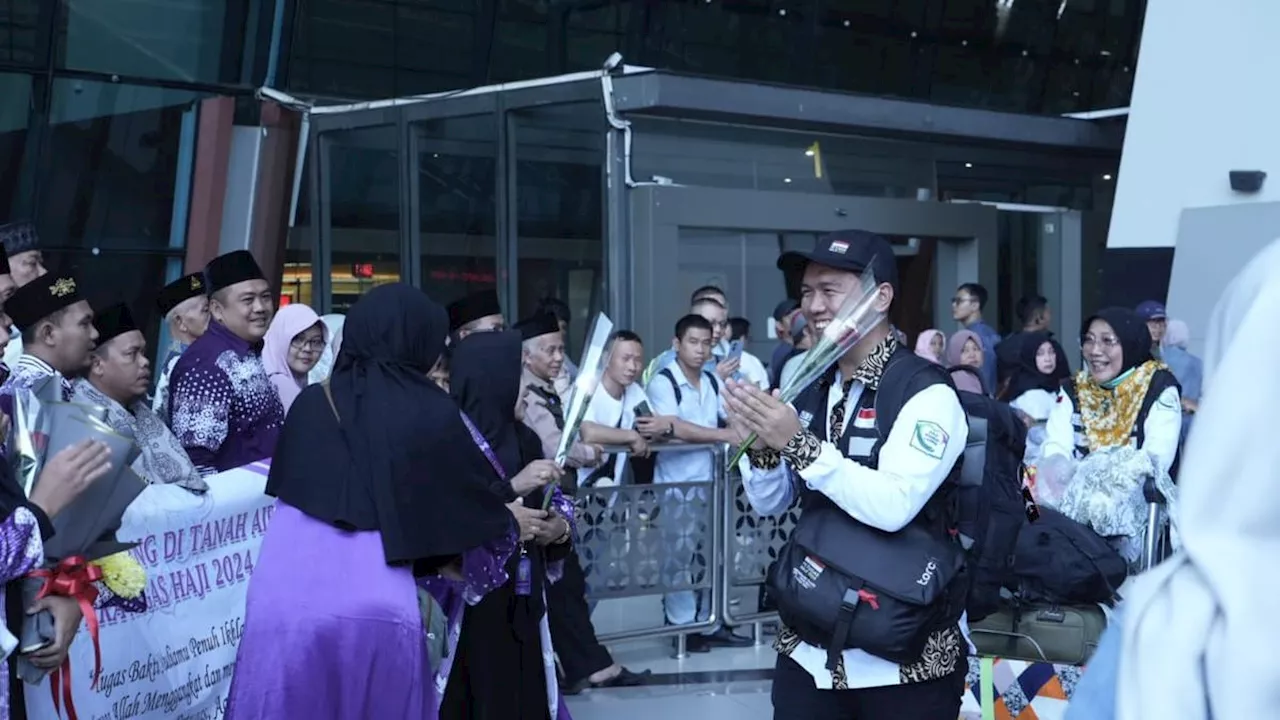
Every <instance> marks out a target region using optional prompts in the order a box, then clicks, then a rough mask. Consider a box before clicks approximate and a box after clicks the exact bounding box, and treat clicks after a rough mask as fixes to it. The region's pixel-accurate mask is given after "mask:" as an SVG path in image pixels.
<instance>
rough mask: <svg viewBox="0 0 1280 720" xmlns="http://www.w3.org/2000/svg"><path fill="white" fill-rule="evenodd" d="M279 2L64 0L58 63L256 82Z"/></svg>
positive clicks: (159, 75)
mask: <svg viewBox="0 0 1280 720" xmlns="http://www.w3.org/2000/svg"><path fill="white" fill-rule="evenodd" d="M46 1H50V0H46ZM277 1H279V2H284V0H182V1H181V2H173V1H171V2H158V1H157V0H62V14H63V17H62V19H61V23H60V30H61V31H60V32H59V33H58V34H57V62H58V66H59V67H65V68H70V69H73V70H91V71H95V72H103V73H115V74H119V75H131V76H136V77H146V78H164V79H169V80H184V81H187V82H207V83H229V84H245V85H248V84H253V83H255V82H258V81H259V80H260V79H261V78H258V77H254V76H253V67H254V65H253V60H254V58H255V56H256V55H257V51H258V49H259V48H258V46H259V45H263V46H265V45H266V44H269V43H270V39H271V27H270V25H269V22H268V21H267V18H270V17H271V16H272V14H271V12H270V11H271V10H273V8H274V6H273V3H274V2H277ZM304 6H305V3H304ZM264 10H265V11H266V12H264Z"/></svg>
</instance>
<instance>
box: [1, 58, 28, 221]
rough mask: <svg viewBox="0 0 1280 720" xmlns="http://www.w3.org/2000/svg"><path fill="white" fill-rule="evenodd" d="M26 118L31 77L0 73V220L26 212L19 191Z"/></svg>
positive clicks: (25, 152) (21, 179)
mask: <svg viewBox="0 0 1280 720" xmlns="http://www.w3.org/2000/svg"><path fill="white" fill-rule="evenodd" d="M30 119H31V76H30V75H10V74H7V73H0V222H3V221H5V220H7V219H10V218H13V219H16V218H19V217H22V216H26V215H28V214H29V213H28V208H27V207H26V203H24V202H23V199H22V198H21V197H20V194H21V193H22V191H23V189H24V187H23V186H24V183H23V179H24V173H23V171H22V170H23V167H24V162H23V160H24V159H25V158H26V157H27V152H28V147H29V145H28V136H29V133H28V124H29V123H30Z"/></svg>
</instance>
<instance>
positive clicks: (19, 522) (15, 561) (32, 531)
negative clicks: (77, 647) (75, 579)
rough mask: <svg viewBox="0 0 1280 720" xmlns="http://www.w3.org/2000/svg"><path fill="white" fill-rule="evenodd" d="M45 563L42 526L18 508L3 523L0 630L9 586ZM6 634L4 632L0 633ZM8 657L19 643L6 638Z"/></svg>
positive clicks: (1, 717) (5, 704) (5, 690)
mask: <svg viewBox="0 0 1280 720" xmlns="http://www.w3.org/2000/svg"><path fill="white" fill-rule="evenodd" d="M43 562H44V547H43V544H42V543H41V540H40V524H39V521H38V520H37V519H36V516H35V514H34V513H32V512H31V511H30V510H28V509H27V508H25V507H19V508H16V509H15V510H14V511H13V512H12V513H9V517H7V518H5V519H4V521H3V522H0V628H3V627H4V621H5V620H6V618H5V617H4V610H5V585H7V584H8V583H9V582H11V581H13V580H17V579H18V578H20V577H22V576H23V575H26V574H27V573H29V572H31V571H32V570H34V569H35V568H36V567H37V566H39V565H40V564H42V563H43ZM0 632H2V631H0ZM5 639H6V640H8V641H9V642H5V643H3V644H4V650H5V654H6V655H7V654H8V653H11V652H13V651H14V647H11V646H10V645H16V643H17V640H16V639H13V638H12V637H11V636H10V637H8V638H5ZM0 720H9V662H8V660H7V659H5V660H3V661H0Z"/></svg>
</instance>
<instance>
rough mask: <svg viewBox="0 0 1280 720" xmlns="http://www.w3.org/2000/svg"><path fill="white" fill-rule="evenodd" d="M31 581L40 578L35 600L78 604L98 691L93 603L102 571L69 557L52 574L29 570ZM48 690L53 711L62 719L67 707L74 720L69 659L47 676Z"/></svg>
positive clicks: (99, 652) (99, 656)
mask: <svg viewBox="0 0 1280 720" xmlns="http://www.w3.org/2000/svg"><path fill="white" fill-rule="evenodd" d="M30 574H31V576H32V577H38V578H44V585H43V586H41V587H40V592H38V593H36V600H40V599H41V598H45V597H48V596H50V595H57V596H60V597H66V598H71V599H73V600H75V601H76V602H78V603H79V604H80V612H81V613H83V614H84V621H85V624H86V625H88V626H89V637H90V639H92V640H93V663H94V667H93V684H92V685H91V686H90V687H92V688H95V689H96V688H97V687H98V677H99V676H100V675H101V674H102V648H101V647H100V646H99V645H98V613H97V612H95V611H94V609H93V603H94V601H95V600H97V599H98V587H97V586H96V585H94V583H95V582H97V581H99V580H101V579H102V568H100V567H98V566H97V565H93V564H92V563H90V562H89V561H88V560H86V559H85V558H84V557H83V556H81V555H72V556H71V557H69V558H66V559H65V560H63V561H62V562H60V563H58V564H57V566H56V567H54V568H53V569H52V570H33V571H31V573H30ZM49 690H50V692H52V693H53V709H54V711H55V712H57V713H58V715H59V716H61V715H62V705H64V704H65V705H66V706H67V718H69V720H78V719H77V717H76V705H75V703H74V702H72V699H71V656H70V654H68V655H67V658H66V659H65V660H63V661H62V667H59V668H57V669H55V670H54V671H53V672H52V673H51V674H50V675H49Z"/></svg>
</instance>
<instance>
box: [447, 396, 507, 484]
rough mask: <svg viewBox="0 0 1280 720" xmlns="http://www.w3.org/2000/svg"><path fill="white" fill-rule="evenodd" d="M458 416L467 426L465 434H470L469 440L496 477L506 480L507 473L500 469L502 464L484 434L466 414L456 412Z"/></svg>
mask: <svg viewBox="0 0 1280 720" xmlns="http://www.w3.org/2000/svg"><path fill="white" fill-rule="evenodd" d="M458 414H459V415H461V416H462V423H463V424H464V425H466V426H467V432H469V433H471V440H472V441H474V442H475V444H476V447H478V448H480V452H482V453H484V456H485V459H487V460H488V461H489V464H490V465H492V466H493V469H494V470H496V471H497V472H498V477H500V478H502V479H503V480H506V479H507V471H506V470H504V469H503V468H502V462H501V461H499V460H498V456H497V454H495V453H494V452H493V447H491V446H490V445H489V441H488V440H486V439H485V437H484V433H482V432H480V428H478V427H476V424H475V423H473V422H471V418H469V417H467V414H466V413H464V412H462V411H458Z"/></svg>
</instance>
